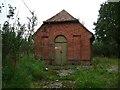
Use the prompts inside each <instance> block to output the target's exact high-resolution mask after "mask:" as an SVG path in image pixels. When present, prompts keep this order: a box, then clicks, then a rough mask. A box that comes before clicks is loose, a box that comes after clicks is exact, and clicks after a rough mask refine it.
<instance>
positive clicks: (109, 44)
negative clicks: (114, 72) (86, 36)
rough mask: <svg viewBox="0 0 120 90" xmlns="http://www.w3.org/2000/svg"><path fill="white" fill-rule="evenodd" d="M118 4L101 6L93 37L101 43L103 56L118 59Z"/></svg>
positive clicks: (119, 31) (119, 35) (119, 38)
mask: <svg viewBox="0 0 120 90" xmlns="http://www.w3.org/2000/svg"><path fill="white" fill-rule="evenodd" d="M119 8H120V2H119V3H115V2H114V3H113V2H105V3H103V4H101V8H100V10H99V18H98V20H97V23H94V25H95V37H96V39H97V40H98V41H99V42H102V43H103V46H104V48H105V49H104V51H105V55H107V56H108V55H112V54H113V53H112V52H116V53H114V54H115V55H116V56H118V57H120V53H119V52H120V48H119V46H120V30H119V29H120V16H119V15H120V14H119V10H118V9H119Z"/></svg>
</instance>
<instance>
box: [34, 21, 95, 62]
mask: <svg viewBox="0 0 120 90" xmlns="http://www.w3.org/2000/svg"><path fill="white" fill-rule="evenodd" d="M60 35H62V36H64V37H65V38H66V40H67V62H68V63H76V62H80V61H81V60H82V61H85V60H86V61H90V60H91V46H92V44H91V43H92V42H91V41H90V38H91V37H92V36H93V34H92V33H91V32H89V31H88V30H87V29H86V28H85V27H84V26H83V25H82V24H80V23H79V22H71V23H68V22H63V23H51V24H49V23H48V24H46V23H44V24H42V26H41V27H40V28H39V29H38V30H37V32H36V33H35V38H34V41H35V43H34V46H35V55H36V56H37V57H38V58H42V59H46V60H47V61H48V62H49V60H51V59H52V63H53V64H54V47H55V46H54V40H55V38H56V37H57V36H60Z"/></svg>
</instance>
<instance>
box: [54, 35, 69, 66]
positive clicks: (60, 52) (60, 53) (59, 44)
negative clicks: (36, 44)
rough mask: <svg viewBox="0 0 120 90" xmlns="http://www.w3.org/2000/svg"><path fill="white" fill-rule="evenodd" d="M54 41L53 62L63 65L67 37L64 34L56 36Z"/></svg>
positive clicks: (65, 55)
mask: <svg viewBox="0 0 120 90" xmlns="http://www.w3.org/2000/svg"><path fill="white" fill-rule="evenodd" d="M54 43H55V63H56V64H57V65H65V64H66V63H67V39H66V38H65V37H64V36H61V35H60V36H57V37H56V38H55V40H54Z"/></svg>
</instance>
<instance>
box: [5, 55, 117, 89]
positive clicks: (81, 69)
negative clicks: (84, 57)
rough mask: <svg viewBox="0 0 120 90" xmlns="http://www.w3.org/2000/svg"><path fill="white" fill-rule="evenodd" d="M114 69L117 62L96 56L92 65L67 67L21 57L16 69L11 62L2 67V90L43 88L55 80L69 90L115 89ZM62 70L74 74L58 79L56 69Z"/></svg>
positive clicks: (115, 76)
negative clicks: (71, 89) (84, 89)
mask: <svg viewBox="0 0 120 90" xmlns="http://www.w3.org/2000/svg"><path fill="white" fill-rule="evenodd" d="M8 61H9V58H8ZM45 67H48V71H45V70H44V68H45ZM117 68H118V60H117V59H116V58H105V57H95V58H93V60H92V65H91V66H80V65H77V66H76V65H67V66H63V67H61V66H51V65H45V64H44V62H43V61H40V60H35V59H34V55H33V54H32V55H29V56H26V55H24V56H23V57H21V58H20V59H19V60H18V61H17V65H16V68H15V69H14V68H13V67H12V65H11V64H10V62H8V63H6V64H5V65H4V67H3V88H30V87H31V88H37V87H40V88H42V87H43V86H44V85H47V84H49V83H50V82H53V81H54V82H56V80H58V81H60V82H62V83H63V85H64V86H65V87H68V88H69V87H70V86H71V87H79V88H116V87H117V86H118V72H117V71H116V70H117ZM61 69H64V70H67V69H72V70H75V71H76V72H74V73H72V74H70V75H68V76H59V75H58V73H57V70H61ZM73 82H74V83H73ZM72 84H74V85H72Z"/></svg>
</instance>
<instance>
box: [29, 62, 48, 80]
mask: <svg viewBox="0 0 120 90" xmlns="http://www.w3.org/2000/svg"><path fill="white" fill-rule="evenodd" d="M30 71H31V74H32V76H33V78H34V79H35V80H41V79H45V78H46V72H45V71H44V63H43V62H42V61H35V62H34V63H33V64H32V68H31V70H30Z"/></svg>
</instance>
